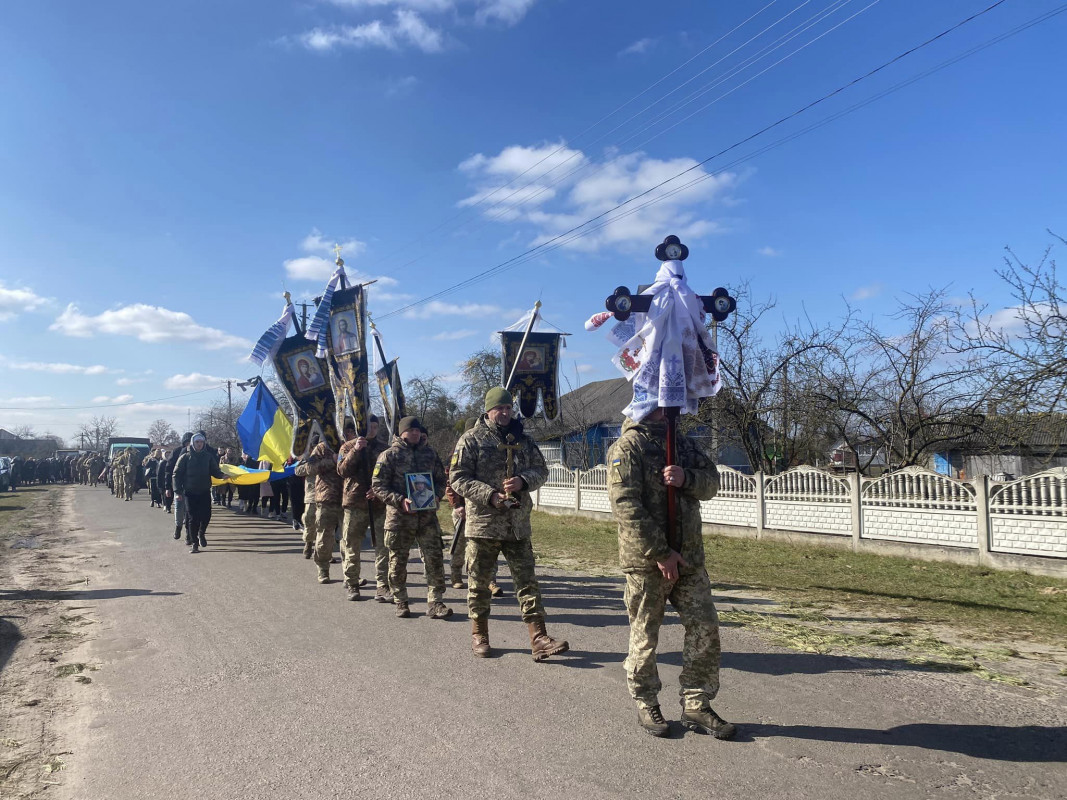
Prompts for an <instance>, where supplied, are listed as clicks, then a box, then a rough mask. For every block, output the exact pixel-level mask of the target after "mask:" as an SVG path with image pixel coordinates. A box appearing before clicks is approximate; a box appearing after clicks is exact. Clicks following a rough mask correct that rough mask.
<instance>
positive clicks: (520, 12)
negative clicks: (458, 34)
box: [474, 0, 537, 25]
mask: <svg viewBox="0 0 1067 800" xmlns="http://www.w3.org/2000/svg"><path fill="white" fill-rule="evenodd" d="M535 2H537V0H478V10H477V11H476V12H474V19H475V21H477V22H480V23H481V24H483V25H484V24H486V23H489V22H501V23H503V24H504V25H517V24H518V23H519V22H521V21H522V18H523V17H525V16H526V12H527V11H529V10H530V8H531V7H532V6H533V4H534V3H535Z"/></svg>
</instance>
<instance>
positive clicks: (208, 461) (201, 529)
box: [174, 433, 226, 553]
mask: <svg viewBox="0 0 1067 800" xmlns="http://www.w3.org/2000/svg"><path fill="white" fill-rule="evenodd" d="M225 477H226V475H225V473H224V472H223V471H222V470H221V469H219V458H218V456H217V455H216V454H215V451H213V450H209V449H208V447H207V437H205V436H204V434H202V433H198V434H196V436H194V437H193V439H192V444H191V445H190V446H189V449H188V450H186V451H185V452H184V453H182V454H181V456H180V457H179V458H178V463H177V464H175V465H174V498H175V499H176V500H178V501H179V502H180V501H181V500H182V499H183V498H184V500H185V510H186V513H187V514H188V516H189V526H188V528H187V531H188V533H187V534H186V540H185V541H186V544H189V545H191V546H192V550H191V552H193V553H199V552H200V548H201V547H207V536H206V535H205V534H206V533H207V524H208V522H210V521H211V479H212V478H220V479H221V478H225Z"/></svg>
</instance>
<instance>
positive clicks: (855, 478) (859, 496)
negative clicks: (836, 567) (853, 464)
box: [848, 470, 863, 552]
mask: <svg viewBox="0 0 1067 800" xmlns="http://www.w3.org/2000/svg"><path fill="white" fill-rule="evenodd" d="M848 489H849V501H850V502H851V503H852V551H853V552H857V551H858V550H859V549H860V539H862V538H863V479H862V478H861V477H860V473H859V470H856V471H855V472H850V473H849V474H848Z"/></svg>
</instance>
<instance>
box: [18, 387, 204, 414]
mask: <svg viewBox="0 0 1067 800" xmlns="http://www.w3.org/2000/svg"><path fill="white" fill-rule="evenodd" d="M222 387H223V384H221V383H220V384H219V385H218V386H213V387H212V388H210V389H198V390H197V391H195V392H186V393H185V394H174V395H171V396H170V397H157V398H156V399H154V400H131V401H130V402H128V403H104V404H103V405H96V406H0V411H86V410H88V409H90V408H125V407H126V406H139V405H143V404H144V403H162V402H163V401H164V400H177V399H179V398H181V397H192V396H193V395H194V394H204V392H217V391H218V390H219V389H221V388H222Z"/></svg>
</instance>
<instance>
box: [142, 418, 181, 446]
mask: <svg viewBox="0 0 1067 800" xmlns="http://www.w3.org/2000/svg"><path fill="white" fill-rule="evenodd" d="M147 436H148V438H149V439H150V440H151V441H152V444H166V443H168V442H173V441H175V440H176V439H177V438H178V432H177V431H175V430H174V426H173V425H171V424H170V423H169V422H167V421H166V420H165V419H157V420H156V421H155V422H153V423H152V424H151V425H149V426H148V433H147Z"/></svg>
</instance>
